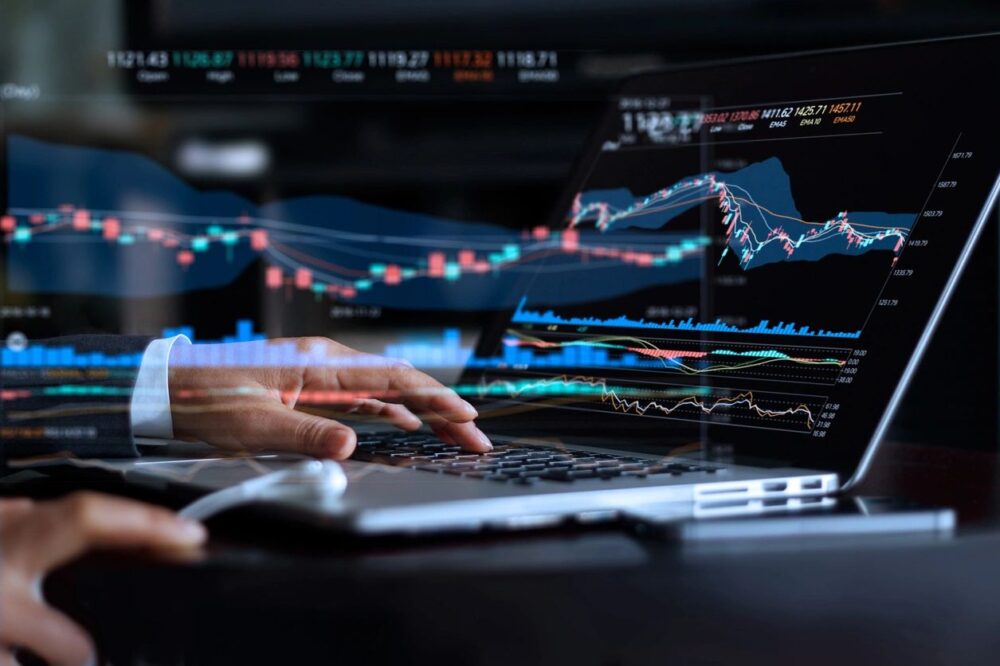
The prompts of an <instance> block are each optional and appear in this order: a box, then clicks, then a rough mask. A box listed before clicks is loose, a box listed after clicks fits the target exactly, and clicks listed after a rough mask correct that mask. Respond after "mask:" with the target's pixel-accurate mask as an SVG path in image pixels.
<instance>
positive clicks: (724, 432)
mask: <svg viewBox="0 0 1000 666" xmlns="http://www.w3.org/2000/svg"><path fill="white" fill-rule="evenodd" d="M998 46H1000V40H998V39H997V38H995V37H988V38H976V39H967V40H955V41H941V42H934V43H924V44H913V45H899V46H891V47H883V48H874V49H859V50H850V51H841V52H830V53H826V54H818V55H804V56H799V57H792V58H785V59H765V60H758V61H748V62H744V63H735V64H721V65H717V66H705V67H699V68H692V69H682V70H677V71H671V72H665V73H662V74H650V75H645V76H639V77H637V78H634V79H632V80H631V81H630V82H628V83H626V85H625V86H624V87H623V88H622V89H621V90H620V91H619V93H618V95H617V96H616V97H615V98H614V99H613V101H612V102H611V103H610V105H609V109H608V112H607V115H606V117H605V120H604V121H603V124H602V125H601V127H600V129H599V130H598V132H597V134H596V136H595V137H594V139H593V140H592V141H593V143H592V146H591V148H590V150H589V151H588V152H587V153H586V154H585V155H584V156H583V158H582V159H581V161H580V164H579V169H578V172H577V174H576V176H575V178H574V181H573V183H572V187H571V188H570V190H569V194H568V195H567V197H566V199H565V200H564V202H563V204H562V206H561V207H560V211H559V213H558V220H556V221H553V223H552V224H551V225H550V227H551V228H552V229H553V230H555V229H558V231H552V235H553V237H554V238H555V239H556V243H557V245H558V247H559V248H561V252H555V253H554V254H553V256H552V257H551V258H550V259H549V261H548V263H547V264H546V265H545V266H544V267H542V268H540V269H539V270H537V271H536V272H535V274H534V275H533V276H532V277H531V278H530V279H529V280H528V281H527V282H526V284H525V286H524V287H523V289H522V290H521V292H520V299H519V302H518V304H517V306H516V308H515V309H514V312H513V315H512V316H511V317H510V318H509V320H508V322H507V325H506V326H505V327H503V329H502V330H499V329H498V330H497V331H496V332H495V334H494V335H493V336H490V337H489V338H488V339H485V340H483V342H482V344H481V347H480V349H479V356H481V357H484V358H499V359H502V362H500V363H496V364H493V365H492V366H490V367H488V368H485V369H483V370H481V371H478V372H475V373H470V375H469V376H467V377H466V381H467V382H469V383H470V384H474V385H476V386H478V387H479V391H480V395H481V397H482V398H484V399H500V400H503V401H504V404H506V405H508V407H507V409H506V410H500V411H499V412H498V413H508V414H510V415H511V416H510V417H509V418H507V419H506V420H505V421H504V425H506V424H508V423H509V424H511V426H512V427H514V428H520V429H523V428H528V429H530V430H531V431H533V432H539V433H544V432H546V431H549V432H565V433H574V434H576V435H578V436H579V435H584V436H592V437H597V438H601V439H603V440H605V441H606V442H608V443H611V444H612V445H614V444H615V443H616V441H622V442H631V443H635V442H643V443H646V445H648V446H649V447H651V450H653V451H659V452H665V450H667V449H669V448H671V447H675V446H678V445H684V444H685V443H688V444H690V443H692V442H699V443H700V442H708V443H710V445H711V447H710V450H711V452H712V453H713V454H715V455H718V456H726V455H729V454H732V453H736V454H748V455H768V456H772V457H778V458H780V459H783V460H788V461H794V462H795V463H797V464H800V465H803V464H813V465H824V466H828V467H833V468H836V469H840V470H842V471H844V472H849V471H850V470H851V469H853V468H854V466H855V465H856V464H857V462H858V460H859V459H860V457H861V454H862V452H863V451H864V450H865V448H866V447H867V446H868V444H869V442H870V441H872V439H873V437H874V436H875V435H876V433H877V430H878V428H879V424H880V422H881V420H882V418H883V415H884V414H885V413H886V411H887V408H888V407H889V405H890V403H891V402H892V401H893V397H894V392H895V391H896V389H897V386H898V385H899V384H900V382H901V380H902V379H903V376H904V373H905V372H906V369H907V366H908V363H909V362H910V360H911V357H913V355H914V352H915V350H917V349H918V347H920V346H921V344H922V342H921V338H922V335H923V334H924V332H925V329H926V328H927V326H928V323H929V322H931V321H932V319H933V317H934V316H936V315H937V314H939V313H937V312H936V311H935V308H936V306H937V305H938V302H939V300H940V299H941V297H942V294H943V293H945V291H946V288H947V287H948V286H949V280H950V278H951V277H952V275H953V272H954V271H955V269H956V266H958V265H959V264H960V263H961V262H962V261H963V260H964V256H965V253H966V251H967V249H968V248H969V247H970V239H971V238H972V237H973V236H974V234H975V232H976V230H977V223H980V222H981V221H982V219H983V218H984V216H985V214H986V212H987V211H986V209H985V206H986V205H987V202H988V200H989V201H992V198H993V197H994V196H995V194H996V181H997V176H998V171H1000V159H998V157H997V152H996V146H997V140H998V136H1000V133H998V130H997V123H996V121H995V119H994V118H993V117H992V114H991V113H989V112H988V109H990V108H992V107H993V106H994V102H995V101H996V91H995V86H994V85H992V83H990V82H993V81H996V80H997V75H998V73H1000V72H998V66H997V55H996V54H997V48H998ZM570 252H576V253H580V252H583V253H584V254H586V255H587V256H588V258H589V261H590V262H591V266H592V271H593V272H592V274H591V275H590V276H588V277H587V278H586V279H584V278H581V276H579V275H574V274H572V273H568V272H565V271H561V270H558V268H559V266H560V265H561V264H562V263H563V262H565V261H566V256H567V255H568V253H570ZM636 275H641V276H642V277H641V278H636V277H635V276H636ZM567 293H572V294H575V295H576V296H577V297H578V298H577V299H572V302H570V301H571V299H568V298H567V297H566V296H565V294H567ZM969 325H970V326H971V325H975V322H969ZM964 362H974V360H973V359H966V360H965V361H964ZM963 390H974V388H973V387H965V388H964V389H961V390H959V391H957V393H956V391H954V387H953V388H949V389H944V388H943V390H942V403H941V404H940V405H939V408H940V409H942V410H946V409H947V408H948V407H947V401H948V398H945V396H947V395H954V396H956V398H955V399H961V397H960V396H961V392H962V391H963ZM517 415H521V417H520V418H519V417H518V416H517ZM525 415H527V416H528V418H524V416H525ZM498 421H499V419H498Z"/></svg>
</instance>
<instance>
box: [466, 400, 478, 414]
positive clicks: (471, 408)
mask: <svg viewBox="0 0 1000 666" xmlns="http://www.w3.org/2000/svg"><path fill="white" fill-rule="evenodd" d="M462 404H464V405H465V408H466V409H467V410H469V411H470V412H472V415H473V416H479V412H477V411H476V408H475V407H473V406H472V403H471V402H469V401H468V400H463V401H462Z"/></svg>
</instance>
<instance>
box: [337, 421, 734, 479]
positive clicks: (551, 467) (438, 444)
mask: <svg viewBox="0 0 1000 666" xmlns="http://www.w3.org/2000/svg"><path fill="white" fill-rule="evenodd" d="M352 457H353V458H354V459H355V460H364V461H370V462H379V463H385V464H388V465H395V466H405V467H412V468H413V469H419V470H422V471H426V472H433V473H435V474H454V475H457V476H462V477H465V478H469V479H486V480H489V481H500V482H503V483H521V484H531V483H535V482H538V481H560V482H564V483H566V482H572V481H576V480H578V479H615V478H619V477H632V478H663V476H664V475H667V476H681V475H683V474H688V473H691V472H708V473H709V474H714V473H717V472H719V470H720V468H718V467H711V466H707V465H697V464H692V463H689V462H682V461H679V460H678V459H676V458H674V459H663V460H645V459H642V458H635V457H631V456H627V455H618V454H613V453H589V452H586V451H568V450H565V449H559V448H555V447H550V446H541V445H539V446H534V445H527V444H495V445H494V447H493V450H492V451H490V452H489V453H482V454H480V453H470V452H468V451H466V450H464V449H462V448H460V447H458V446H454V445H452V444H445V443H444V442H442V441H441V440H439V439H438V438H436V437H434V436H433V435H425V434H420V433H416V434H415V433H405V432H401V433H386V434H381V433H380V434H378V435H370V434H367V435H366V434H360V435H358V448H357V450H356V451H355V453H354V455H353V456H352Z"/></svg>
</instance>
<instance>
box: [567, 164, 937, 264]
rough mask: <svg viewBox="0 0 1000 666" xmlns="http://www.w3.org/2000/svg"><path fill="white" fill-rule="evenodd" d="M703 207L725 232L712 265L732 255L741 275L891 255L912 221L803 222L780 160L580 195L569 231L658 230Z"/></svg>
mask: <svg viewBox="0 0 1000 666" xmlns="http://www.w3.org/2000/svg"><path fill="white" fill-rule="evenodd" d="M704 204H710V205H712V206H714V207H715V208H717V209H718V212H719V215H720V222H721V226H722V228H723V229H724V230H725V239H726V247H725V249H724V250H723V251H722V254H721V256H720V261H721V260H722V259H723V258H725V257H726V255H727V254H728V253H729V252H730V251H732V252H733V254H734V255H735V256H736V258H737V260H738V263H739V266H740V267H741V268H743V269H745V270H746V269H751V268H755V267H758V266H762V265H765V264H769V263H774V262H779V261H818V260H820V259H822V258H824V257H826V256H828V255H830V254H846V255H859V254H863V253H865V252H870V251H873V250H888V251H889V252H891V253H892V254H893V255H898V254H899V252H900V250H901V249H902V247H903V244H904V243H905V241H906V238H907V236H908V235H909V231H910V228H911V227H912V226H913V223H914V222H915V221H916V217H917V216H916V213H884V212H870V211H859V212H853V211H838V212H836V213H834V214H832V215H831V216H830V217H828V218H827V219H824V220H805V219H803V218H802V214H801V213H800V212H799V211H798V209H797V207H796V204H795V201H794V198H793V196H792V188H791V180H790V178H789V175H788V173H787V172H786V171H785V169H784V167H783V165H782V163H781V160H780V159H778V158H777V157H770V158H768V159H765V160H763V161H760V162H755V163H752V164H750V165H748V166H746V167H743V168H741V169H738V170H736V171H733V172H731V173H725V174H723V173H718V172H710V173H705V174H701V175H698V176H694V177H691V178H685V179H683V180H680V181H678V182H676V183H673V184H672V185H670V186H668V187H665V188H663V189H660V190H657V191H656V192H653V193H652V194H649V195H647V196H644V197H636V196H635V195H634V194H633V193H632V192H631V191H630V190H628V189H627V188H616V189H607V190H603V189H602V190H587V191H584V192H581V193H579V194H577V196H576V198H575V199H574V200H573V206H572V209H571V210H570V213H569V226H570V227H571V228H581V227H584V226H588V225H590V226H592V227H594V228H596V229H599V230H601V231H604V232H609V231H614V230H616V229H620V228H631V229H636V228H638V229H660V228H663V227H665V226H667V225H668V224H669V223H670V222H671V221H673V220H674V219H675V218H677V217H678V216H680V215H681V214H683V213H685V212H687V211H688V210H690V209H692V208H694V207H696V206H700V205H704Z"/></svg>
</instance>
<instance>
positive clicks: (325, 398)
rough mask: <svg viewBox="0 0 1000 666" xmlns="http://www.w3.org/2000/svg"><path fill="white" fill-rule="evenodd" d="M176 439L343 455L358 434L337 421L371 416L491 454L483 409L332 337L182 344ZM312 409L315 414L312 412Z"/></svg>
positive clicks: (175, 393) (173, 368)
mask: <svg viewBox="0 0 1000 666" xmlns="http://www.w3.org/2000/svg"><path fill="white" fill-rule="evenodd" d="M269 346H271V349H274V347H273V346H278V348H284V349H285V350H287V351H294V356H295V357H296V358H303V357H305V358H309V359H311V360H313V361H314V362H311V363H288V364H272V365H266V364H263V363H261V364H257V365H254V364H251V363H239V364H234V365H226V364H224V363H220V362H218V359H224V358H226V356H227V355H228V356H229V357H230V358H240V359H252V358H264V357H266V352H267V351H268V347H269ZM169 388H170V407H171V417H172V421H173V426H174V435H175V436H177V437H179V438H181V439H196V440H201V441H205V442H208V443H209V444H214V445H216V446H219V447H221V448H225V449H232V450H255V449H264V448H268V449H280V450H290V451H295V452H298V453H304V454H307V455H312V456H315V457H318V458H337V459H344V458H347V457H348V456H350V455H351V452H352V451H353V450H354V446H355V444H356V442H357V437H356V435H355V433H354V431H353V430H352V429H351V428H349V427H348V426H346V425H344V424H342V423H340V422H338V421H336V420H334V419H333V418H330V417H332V416H351V415H354V416H362V417H368V418H373V419H379V420H382V421H386V422H388V423H390V424H392V425H394V426H396V427H398V428H401V429H403V430H416V429H417V428H419V427H420V425H421V421H423V422H425V423H427V424H428V425H429V426H430V427H431V429H432V430H433V431H434V433H435V434H436V435H437V436H438V437H440V438H441V439H442V440H443V441H444V442H447V443H449V444H457V445H459V446H462V447H464V448H466V449H468V450H470V451H475V452H483V451H489V450H490V449H491V448H493V447H492V445H491V444H490V441H489V439H488V438H487V437H486V435H484V434H483V433H482V431H480V430H479V429H478V428H477V427H476V426H475V424H474V423H473V422H472V421H473V419H474V418H475V417H476V416H477V414H476V410H475V409H474V408H473V407H472V405H470V404H469V403H468V402H466V401H465V400H462V399H461V398H460V397H459V396H458V394H457V393H455V392H454V391H452V390H451V389H449V388H446V387H445V386H443V385H442V384H440V383H439V382H437V381H435V380H434V379H432V378H431V377H429V376H427V375H425V374H424V373H422V372H420V371H418V370H416V369H414V368H413V367H412V366H411V365H409V364H407V363H404V362H401V361H396V360H392V359H386V358H381V357H379V356H374V355H371V354H363V353H361V352H358V351H356V350H354V349H351V348H349V347H345V346H344V345H341V344H339V343H336V342H334V341H332V340H328V339H326V338H289V339H280V340H269V341H259V342H237V343H224V344H219V345H183V346H182V345H177V346H175V347H174V350H173V352H172V353H171V357H170V379H169ZM305 410H308V412H307V411H305Z"/></svg>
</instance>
